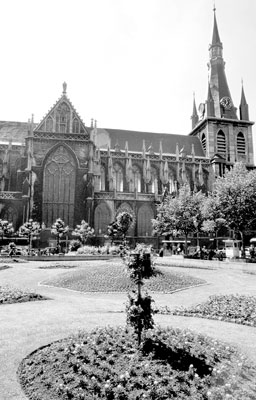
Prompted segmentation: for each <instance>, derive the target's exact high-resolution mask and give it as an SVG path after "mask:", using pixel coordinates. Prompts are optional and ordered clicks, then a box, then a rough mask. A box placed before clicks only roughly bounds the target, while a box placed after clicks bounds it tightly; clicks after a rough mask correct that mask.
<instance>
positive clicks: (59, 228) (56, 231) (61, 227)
mask: <svg viewBox="0 0 256 400" xmlns="http://www.w3.org/2000/svg"><path fill="white" fill-rule="evenodd" d="M68 232H69V226H68V225H65V222H64V221H62V219H61V218H57V219H56V221H55V222H54V224H53V225H52V229H51V233H52V234H53V235H54V236H56V241H57V251H58V252H59V250H60V238H62V237H63V236H64V235H66V234H67V233H68Z"/></svg>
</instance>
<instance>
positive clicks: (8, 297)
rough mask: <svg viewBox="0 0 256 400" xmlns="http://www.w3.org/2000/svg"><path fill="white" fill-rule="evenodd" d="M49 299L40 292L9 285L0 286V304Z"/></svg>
mask: <svg viewBox="0 0 256 400" xmlns="http://www.w3.org/2000/svg"><path fill="white" fill-rule="evenodd" d="M36 300H49V299H48V298H47V297H44V296H41V294H38V293H34V292H30V291H23V290H21V289H18V288H12V287H9V286H0V304H12V303H23V302H26V301H36Z"/></svg>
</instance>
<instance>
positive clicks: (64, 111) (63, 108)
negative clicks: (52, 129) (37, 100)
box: [56, 102, 70, 133]
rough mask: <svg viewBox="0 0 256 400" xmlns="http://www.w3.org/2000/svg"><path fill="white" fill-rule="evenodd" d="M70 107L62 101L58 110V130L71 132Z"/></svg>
mask: <svg viewBox="0 0 256 400" xmlns="http://www.w3.org/2000/svg"><path fill="white" fill-rule="evenodd" d="M69 121H70V109H69V106H68V105H67V104H66V103H65V102H62V103H61V104H60V105H59V107H58V108H57V110H56V132H60V133H67V132H69Z"/></svg>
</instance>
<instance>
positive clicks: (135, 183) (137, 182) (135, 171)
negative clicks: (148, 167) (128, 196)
mask: <svg viewBox="0 0 256 400" xmlns="http://www.w3.org/2000/svg"><path fill="white" fill-rule="evenodd" d="M135 189H136V190H137V192H141V173H140V169H139V167H137V165H134V166H133V167H132V181H131V189H130V190H131V192H133V191H134V190H135Z"/></svg>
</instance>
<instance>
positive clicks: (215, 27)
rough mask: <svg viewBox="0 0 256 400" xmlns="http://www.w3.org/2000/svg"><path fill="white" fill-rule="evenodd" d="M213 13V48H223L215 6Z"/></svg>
mask: <svg viewBox="0 0 256 400" xmlns="http://www.w3.org/2000/svg"><path fill="white" fill-rule="evenodd" d="M213 12H214V20H213V33H212V46H217V45H218V46H220V47H221V48H222V43H221V41H220V35H219V30H218V24H217V19H216V8H215V5H214V8H213Z"/></svg>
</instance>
